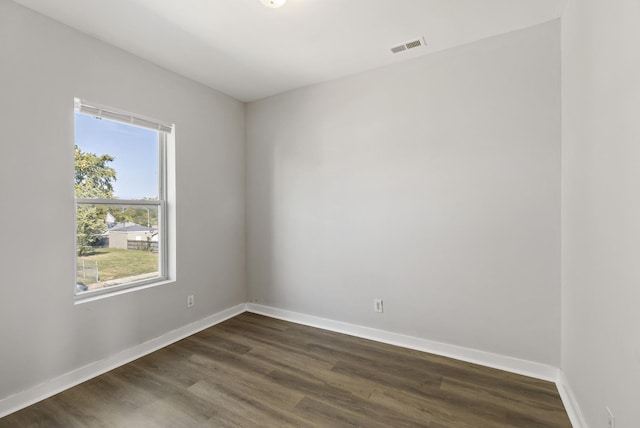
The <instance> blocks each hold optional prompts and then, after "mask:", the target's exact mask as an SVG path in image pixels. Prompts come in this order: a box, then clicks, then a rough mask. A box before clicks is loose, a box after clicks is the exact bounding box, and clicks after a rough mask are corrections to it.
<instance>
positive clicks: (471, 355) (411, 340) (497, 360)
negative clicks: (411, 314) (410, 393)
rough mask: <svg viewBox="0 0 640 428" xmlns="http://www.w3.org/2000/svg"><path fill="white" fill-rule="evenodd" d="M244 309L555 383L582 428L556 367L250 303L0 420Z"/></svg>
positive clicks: (18, 401) (48, 389)
mask: <svg viewBox="0 0 640 428" xmlns="http://www.w3.org/2000/svg"><path fill="white" fill-rule="evenodd" d="M245 311H249V312H253V313H256V314H261V315H265V316H269V317H272V318H278V319H282V320H285V321H291V322H295V323H298V324H303V325H308V326H311V327H317V328H322V329H324V330H330V331H335V332H338V333H344V334H348V335H351V336H356V337H361V338H364V339H370V340H375V341H377V342H382V343H388V344H390V345H396V346H401V347H404V348H409V349H415V350H418V351H423V352H429V353H432V354H437V355H442V356H445V357H450V358H455V359H457V360H462V361H467V362H470V363H475V364H480V365H483V366H487V367H492V368H496V369H500V370H505V371H508V372H512V373H517V374H522V375H525V376H530V377H534V378H537V379H542V380H546V381H550V382H555V383H556V385H557V386H558V391H559V393H560V397H561V398H562V402H563V404H564V406H565V409H566V410H567V413H568V415H569V419H570V420H571V423H572V425H573V427H574V428H588V426H587V424H586V423H585V421H584V417H583V416H582V413H581V411H580V407H579V406H578V404H577V401H576V399H575V396H574V394H573V391H572V390H571V387H570V386H569V383H568V381H567V379H566V377H565V375H564V373H563V372H562V371H561V370H559V369H558V368H556V367H553V366H549V365H546V364H541V363H536V362H533V361H527V360H521V359H518V358H513V357H507V356H503V355H498V354H492V353H490V352H484V351H478V350H475V349H471V348H465V347H462V346H456V345H450V344H446V343H441V342H435V341H431V340H427V339H422V338H418V337H413V336H407V335H403V334H398V333H392V332H388V331H384V330H378V329H374V328H370V327H363V326H359V325H355V324H349V323H345V322H340V321H334V320H330V319H326V318H320V317H315V316H311V315H305V314H301V313H297V312H291V311H286V310H282V309H277V308H272V307H269V306H262V305H256V304H252V303H247V304H244V303H242V304H240V305H236V306H234V307H231V308H229V309H225V310H223V311H221V312H218V313H216V314H213V315H210V316H208V317H206V318H204V319H202V320H200V321H196V322H194V323H191V324H188V325H186V326H184V327H181V328H179V329H177V330H173V331H171V332H169V333H167V334H164V335H162V336H160V337H157V338H155V339H152V340H149V341H147V342H144V343H141V344H140V345H137V346H134V347H132V348H129V349H126V350H124V351H122V352H119V353H117V354H115V355H112V356H110V357H107V358H105V359H103V360H100V361H96V362H93V363H91V364H88V365H86V366H84V367H80V368H78V369H76V370H73V371H71V372H68V373H65V374H64V375H62V376H59V377H57V378H55V379H52V380H49V381H46V382H43V383H41V384H39V385H36V386H34V387H33V388H30V389H28V390H25V391H22V392H19V393H17V394H14V395H11V396H9V397H6V398H3V399H1V400H0V418H2V417H4V416H7V415H9V414H11V413H13V412H15V411H18V410H20V409H23V408H25V407H27V406H29V405H31V404H34V403H37V402H38V401H41V400H44V399H45V398H48V397H51V396H53V395H55V394H57V393H59V392H62V391H64V390H66V389H68V388H71V387H73V386H76V385H78V384H80V383H82V382H85V381H87V380H89V379H92V378H94V377H96V376H99V375H101V374H103V373H106V372H108V371H110V370H113V369H115V368H117V367H120V366H122V365H124V364H127V363H129V362H131V361H133V360H136V359H138V358H140V357H143V356H145V355H147V354H150V353H152V352H154V351H157V350H158V349H161V348H164V347H165V346H168V345H170V344H172V343H175V342H177V341H179V340H182V339H184V338H185V337H188V336H191V335H192V334H195V333H197V332H199V331H202V330H204V329H206V328H209V327H211V326H214V325H216V324H218V323H221V322H222V321H225V320H227V319H229V318H232V317H234V316H236V315H239V314H241V313H243V312H245Z"/></svg>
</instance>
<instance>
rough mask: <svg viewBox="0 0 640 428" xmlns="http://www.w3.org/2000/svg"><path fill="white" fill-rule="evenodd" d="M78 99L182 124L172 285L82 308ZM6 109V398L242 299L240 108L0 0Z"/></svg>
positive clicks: (0, 95)
mask: <svg viewBox="0 0 640 428" xmlns="http://www.w3.org/2000/svg"><path fill="white" fill-rule="evenodd" d="M74 96H77V97H82V98H86V99H88V100H92V101H95V102H99V103H102V104H106V105H111V106H114V107H117V108H121V109H124V110H129V111H134V112H137V113H139V114H143V115H146V116H151V117H155V118H158V119H161V120H165V121H168V122H172V123H175V124H176V129H177V133H176V138H177V143H176V144H177V148H176V151H177V154H176V170H177V174H178V176H177V189H176V192H177V204H178V205H177V216H176V220H177V230H176V233H177V241H176V242H175V244H176V250H177V254H178V255H177V281H176V282H175V283H173V284H169V285H164V286H159V287H155V288H150V289H146V290H143V291H138V292H134V293H128V294H124V295H120V296H116V297H112V298H108V299H103V300H99V301H95V302H90V303H84V304H81V305H74V299H73V285H74V280H75V277H74V271H73V257H74V238H73V236H74V213H73V209H74V208H73V138H74V135H73V97H74ZM0 118H1V119H0V120H1V128H2V142H1V143H0V183H1V184H0V201H2V209H1V210H0V226H1V227H2V229H3V230H2V239H1V240H0V254H1V255H2V257H1V258H0V272H1V273H2V280H1V281H0V283H1V286H0V399H2V398H5V397H7V396H9V395H12V394H15V393H17V392H20V391H22V390H25V389H27V388H30V387H32V386H33V385H36V384H39V383H41V382H43V381H45V380H47V379H51V378H53V377H56V376H58V375H61V374H63V373H66V372H69V371H71V370H73V369H76V368H78V367H81V366H83V365H86V364H88V363H90V362H93V361H97V360H100V359H103V358H105V357H106V356H109V355H113V354H115V353H117V352H119V351H122V350H124V349H127V348H131V347H133V346H135V345H137V344H140V343H142V342H144V341H146V340H149V339H151V338H154V337H157V336H160V335H162V334H164V333H166V332H168V331H171V330H174V329H176V328H179V327H181V326H184V325H186V324H188V323H191V322H194V321H196V320H200V319H202V318H204V317H206V316H207V315H210V314H213V313H216V312H218V311H220V310H222V309H226V308H229V307H231V306H233V305H236V304H239V303H242V302H244V301H245V300H246V284H245V267H244V251H245V250H244V144H243V142H244V105H243V104H242V103H240V102H238V101H236V100H234V99H232V98H229V97H227V96H225V95H222V94H220V93H218V92H215V91H213V90H211V89H208V88H206V87H204V86H201V85H199V84H196V83H193V82H191V81H189V80H187V79H184V78H182V77H179V76H177V75H175V74H173V73H170V72H168V71H166V70H164V69H161V68H159V67H156V66H154V65H151V64H149V63H148V62H145V61H143V60H141V59H139V58H136V57H134V56H132V55H129V54H127V53H125V52H123V51H121V50H118V49H115V48H113V47H110V46H108V45H106V44H103V43H101V42H99V41H97V40H95V39H92V38H89V37H87V36H84V35H81V34H80V33H78V32H76V31H74V30H71V29H70V28H68V27H65V26H63V25H60V24H58V23H55V22H53V21H51V20H49V19H47V18H44V17H42V16H40V15H38V14H35V13H33V12H31V11H28V10H27V9H24V8H22V7H20V6H18V5H16V4H14V3H12V2H9V1H7V0H0ZM187 294H195V296H196V307H195V308H194V309H192V310H187V309H186V307H185V306H186V305H185V302H186V301H185V297H186V295H187Z"/></svg>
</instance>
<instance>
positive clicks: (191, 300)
mask: <svg viewBox="0 0 640 428" xmlns="http://www.w3.org/2000/svg"><path fill="white" fill-rule="evenodd" d="M195 304H196V299H195V297H193V294H190V295H188V296H187V309H189V308H193V305H195Z"/></svg>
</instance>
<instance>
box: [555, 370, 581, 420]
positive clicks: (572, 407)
mask: <svg viewBox="0 0 640 428" xmlns="http://www.w3.org/2000/svg"><path fill="white" fill-rule="evenodd" d="M556 385H557V386H558V392H559V393H560V398H561V399H562V404H564V408H565V410H566V411H567V415H569V420H570V421H571V425H573V428H587V427H588V425H587V422H586V420H585V418H584V415H583V414H582V411H581V410H580V406H579V405H578V401H577V400H576V396H575V394H574V393H573V389H571V385H570V384H569V379H567V376H566V375H565V374H564V372H563V371H562V370H559V373H558V381H557V382H556Z"/></svg>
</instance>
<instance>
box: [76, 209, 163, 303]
mask: <svg viewBox="0 0 640 428" xmlns="http://www.w3.org/2000/svg"><path fill="white" fill-rule="evenodd" d="M158 213H159V206H158V205H157V204H149V205H129V204H90V203H77V209H76V216H77V232H76V233H77V248H76V249H77V260H76V291H77V292H79V293H82V292H85V291H93V290H98V289H101V288H105V287H110V286H114V285H122V284H127V283H132V282H138V281H145V280H149V279H153V278H157V277H159V276H160V273H159V271H160V262H159V260H160V258H159V254H160V253H159V244H160V243H159V239H158V238H159V235H158V232H159V227H158V220H159V218H158Z"/></svg>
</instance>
